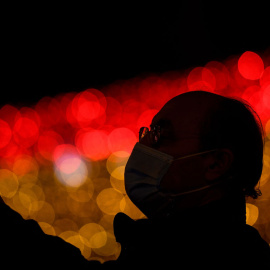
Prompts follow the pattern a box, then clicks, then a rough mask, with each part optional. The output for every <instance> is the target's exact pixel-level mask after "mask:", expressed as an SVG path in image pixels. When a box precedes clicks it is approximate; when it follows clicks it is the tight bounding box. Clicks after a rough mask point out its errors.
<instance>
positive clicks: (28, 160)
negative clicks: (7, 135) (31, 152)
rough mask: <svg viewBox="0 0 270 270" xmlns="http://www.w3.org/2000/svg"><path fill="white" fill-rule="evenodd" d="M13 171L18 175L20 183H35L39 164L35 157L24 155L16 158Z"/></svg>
mask: <svg viewBox="0 0 270 270" xmlns="http://www.w3.org/2000/svg"><path fill="white" fill-rule="evenodd" d="M13 172H14V173H15V174H16V175H17V177H18V179H19V181H20V183H32V182H33V183H35V182H36V181H37V177H38V172H39V165H38V163H37V161H36V160H35V159H34V158H33V157H31V156H27V155H23V156H20V157H18V158H17V159H16V160H15V162H14V164H13Z"/></svg>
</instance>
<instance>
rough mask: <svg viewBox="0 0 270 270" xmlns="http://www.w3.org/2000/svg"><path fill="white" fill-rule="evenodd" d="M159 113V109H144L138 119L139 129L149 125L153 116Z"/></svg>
mask: <svg viewBox="0 0 270 270" xmlns="http://www.w3.org/2000/svg"><path fill="white" fill-rule="evenodd" d="M157 113H158V110H146V111H144V112H143V113H142V114H141V115H140V117H139V119H138V121H137V129H138V130H139V129H140V128H141V127H149V126H150V124H151V122H152V119H153V117H154V116H155V115H156V114H157Z"/></svg>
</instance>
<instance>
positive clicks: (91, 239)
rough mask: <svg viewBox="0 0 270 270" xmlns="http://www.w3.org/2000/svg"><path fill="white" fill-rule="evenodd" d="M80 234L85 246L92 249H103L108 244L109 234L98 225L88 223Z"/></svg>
mask: <svg viewBox="0 0 270 270" xmlns="http://www.w3.org/2000/svg"><path fill="white" fill-rule="evenodd" d="M79 234H80V236H81V237H82V241H83V242H84V244H85V245H86V246H88V247H91V248H101V247H103V246H104V245H105V244H106V242H107V233H106V231H105V230H104V228H103V227H102V226H101V225H99V224H97V223H88V224H86V225H84V226H83V227H81V229H80V230H79Z"/></svg>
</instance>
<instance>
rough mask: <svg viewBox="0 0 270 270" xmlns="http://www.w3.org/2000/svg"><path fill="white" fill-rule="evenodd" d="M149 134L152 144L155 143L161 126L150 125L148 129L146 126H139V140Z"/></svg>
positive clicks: (157, 140)
mask: <svg viewBox="0 0 270 270" xmlns="http://www.w3.org/2000/svg"><path fill="white" fill-rule="evenodd" d="M148 133H149V135H150V141H151V142H152V144H157V143H158V142H159V140H160V133H161V128H160V126H158V125H150V130H149V128H148V127H141V128H140V131H139V141H141V139H142V138H143V137H144V136H145V135H146V134H148Z"/></svg>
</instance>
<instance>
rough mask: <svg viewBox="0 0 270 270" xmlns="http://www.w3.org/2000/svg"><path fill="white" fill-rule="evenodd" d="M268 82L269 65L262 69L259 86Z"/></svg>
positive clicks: (269, 78)
mask: <svg viewBox="0 0 270 270" xmlns="http://www.w3.org/2000/svg"><path fill="white" fill-rule="evenodd" d="M266 83H267V84H269V83H270V66H269V67H267V68H266V69H265V70H264V72H263V74H262V76H261V78H260V85H261V86H263V85H264V84H266Z"/></svg>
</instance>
